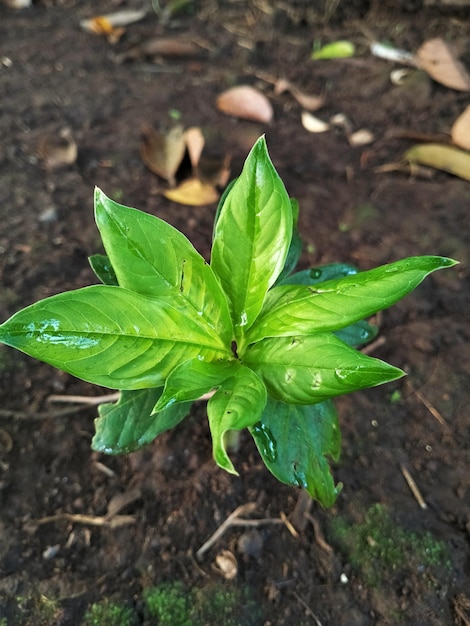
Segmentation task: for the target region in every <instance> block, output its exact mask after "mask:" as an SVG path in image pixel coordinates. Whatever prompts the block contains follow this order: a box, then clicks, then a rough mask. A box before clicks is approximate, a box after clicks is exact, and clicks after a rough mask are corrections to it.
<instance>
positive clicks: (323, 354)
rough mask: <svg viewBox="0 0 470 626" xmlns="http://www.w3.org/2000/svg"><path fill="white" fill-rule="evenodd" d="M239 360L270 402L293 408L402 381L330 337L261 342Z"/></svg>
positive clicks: (398, 374)
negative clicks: (262, 385) (264, 389)
mask: <svg viewBox="0 0 470 626" xmlns="http://www.w3.org/2000/svg"><path fill="white" fill-rule="evenodd" d="M242 360H243V362H244V363H245V364H246V365H248V366H249V367H251V368H252V369H253V370H254V371H255V372H256V373H257V374H258V376H259V377H260V378H261V379H262V380H263V382H264V383H265V385H266V387H267V389H268V392H269V393H270V395H271V396H272V397H274V398H276V399H278V400H281V402H291V403H293V404H316V403H317V402H323V401H324V400H327V399H328V398H333V397H335V396H339V395H341V394H344V393H349V392H351V391H356V390H357V389H364V388H366V387H374V386H376V385H380V384H382V383H386V382H389V381H391V380H395V379H397V378H400V377H401V376H403V375H404V374H403V372H402V371H401V370H400V369H398V368H396V367H393V366H392V365H388V363H384V361H380V360H379V359H374V358H372V357H369V356H367V355H365V354H362V352H358V351H357V350H354V349H353V348H351V347H349V346H348V345H346V344H345V343H343V342H342V341H340V340H339V339H338V338H337V337H335V336H334V335H333V334H331V333H316V334H314V335H310V336H306V337H276V338H271V339H264V340H263V341H260V342H258V343H255V344H253V345H252V346H249V348H248V349H247V350H246V353H245V354H244V355H243V359H242Z"/></svg>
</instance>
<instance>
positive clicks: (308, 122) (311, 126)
mask: <svg viewBox="0 0 470 626" xmlns="http://www.w3.org/2000/svg"><path fill="white" fill-rule="evenodd" d="M302 126H303V127H304V128H305V130H308V132H309V133H324V132H326V131H327V130H330V125H329V124H328V122H324V121H323V120H321V119H319V118H318V117H315V116H314V115H312V114H311V113H309V112H308V111H302Z"/></svg>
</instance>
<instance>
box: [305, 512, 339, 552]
mask: <svg viewBox="0 0 470 626" xmlns="http://www.w3.org/2000/svg"><path fill="white" fill-rule="evenodd" d="M304 517H305V519H308V521H309V522H310V523H311V524H312V526H313V533H314V535H315V541H316V542H317V544H318V545H319V546H320V548H321V549H322V550H324V551H325V552H327V553H328V554H332V553H333V548H332V547H331V546H330V544H329V543H327V542H326V541H325V538H324V537H323V532H322V529H321V527H320V524H319V522H318V520H317V519H316V518H315V517H313V515H312V514H311V513H309V512H308V511H306V512H305V513H304Z"/></svg>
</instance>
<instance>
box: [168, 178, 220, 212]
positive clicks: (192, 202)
mask: <svg viewBox="0 0 470 626" xmlns="http://www.w3.org/2000/svg"><path fill="white" fill-rule="evenodd" d="M163 195H164V196H165V198H168V200H172V201H173V202H177V203H178V204H185V205H188V206H205V205H206V204H214V203H215V202H217V201H218V199H219V193H218V191H217V189H216V188H215V187H214V186H213V185H209V184H207V183H203V182H202V181H201V180H199V178H188V179H187V180H185V181H183V182H182V183H181V185H178V187H175V188H174V189H168V190H167V191H165V192H164V193H163Z"/></svg>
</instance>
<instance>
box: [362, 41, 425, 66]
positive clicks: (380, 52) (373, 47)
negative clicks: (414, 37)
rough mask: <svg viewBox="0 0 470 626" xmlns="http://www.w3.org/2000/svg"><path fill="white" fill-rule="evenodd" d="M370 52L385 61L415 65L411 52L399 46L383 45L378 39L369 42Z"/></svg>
mask: <svg viewBox="0 0 470 626" xmlns="http://www.w3.org/2000/svg"><path fill="white" fill-rule="evenodd" d="M370 52H371V54H372V55H374V56H375V57H377V58H379V59H384V60H386V61H393V62H394V63H404V64H405V65H416V60H415V58H414V56H413V54H411V52H408V51H407V50H401V49H400V48H393V47H392V46H388V45H385V44H383V43H380V42H378V41H373V42H372V43H371V44H370Z"/></svg>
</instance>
